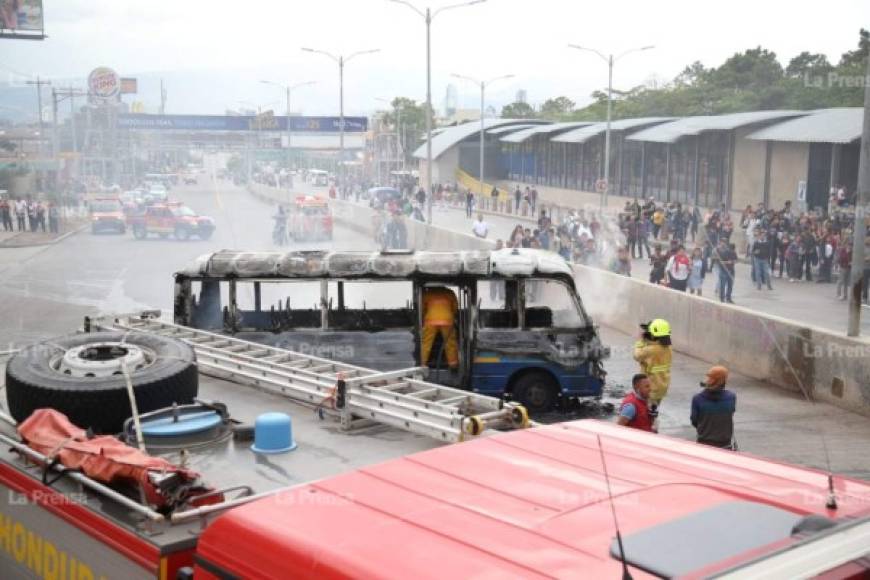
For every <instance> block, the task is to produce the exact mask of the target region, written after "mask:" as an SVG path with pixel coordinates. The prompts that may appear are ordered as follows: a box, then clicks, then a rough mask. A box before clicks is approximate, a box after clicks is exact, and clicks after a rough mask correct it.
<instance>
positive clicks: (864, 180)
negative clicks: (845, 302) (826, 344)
mask: <svg viewBox="0 0 870 580" xmlns="http://www.w3.org/2000/svg"><path fill="white" fill-rule="evenodd" d="M867 74H868V75H870V58H868V59H867ZM867 78H870V76H868V77H867ZM858 156H859V161H858V191H857V200H856V202H855V228H854V232H853V234H852V235H853V238H854V239H853V240H852V269H851V271H852V280H851V282H852V292H851V293H850V295H849V328H848V332H847V334H848V335H849V336H858V335H859V334H861V290H862V288H863V286H864V284H867V283H870V280H864V260H865V255H864V251H865V248H866V243H865V237H866V235H867V226H866V220H867V216H868V215H870V83H868V84H865V85H864V131H863V133H862V135H861V151H860V153H859V154H858Z"/></svg>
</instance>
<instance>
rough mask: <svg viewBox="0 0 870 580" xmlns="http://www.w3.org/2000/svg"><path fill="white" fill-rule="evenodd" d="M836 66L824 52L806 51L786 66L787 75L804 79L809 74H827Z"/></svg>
mask: <svg viewBox="0 0 870 580" xmlns="http://www.w3.org/2000/svg"><path fill="white" fill-rule="evenodd" d="M833 68H834V67H833V66H832V65H831V63H830V62H828V57H826V56H825V55H824V54H813V53H810V52H807V51H804V52H802V53H800V54H799V55H797V56H796V57H794V58H793V59H791V60H790V61H789V63H788V66H787V67H785V76H787V77H789V78H798V79H802V78H805V77H807V76H818V75H825V74H827V73H828V72H830V70H831V69H833Z"/></svg>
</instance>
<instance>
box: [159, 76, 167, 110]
mask: <svg viewBox="0 0 870 580" xmlns="http://www.w3.org/2000/svg"><path fill="white" fill-rule="evenodd" d="M160 114H161V115H165V114H166V89H165V88H163V79H160Z"/></svg>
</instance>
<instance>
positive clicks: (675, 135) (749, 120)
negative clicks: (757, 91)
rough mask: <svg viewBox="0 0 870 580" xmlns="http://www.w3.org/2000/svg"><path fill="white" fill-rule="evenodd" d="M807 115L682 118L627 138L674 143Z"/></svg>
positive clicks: (754, 113) (764, 113)
mask: <svg viewBox="0 0 870 580" xmlns="http://www.w3.org/2000/svg"><path fill="white" fill-rule="evenodd" d="M806 114H808V111H751V112H748V113H731V114H728V115H699V116H697V117H684V118H682V119H677V120H676V121H671V122H670V123H662V124H661V125H656V126H655V127H650V128H649V129H644V130H643V131H638V132H637V133H635V134H633V135H631V136H630V137H628V140H629V141H653V142H656V143H674V142H675V141H677V140H678V139H680V138H682V137H686V136H687V135H698V134H700V133H703V132H704V131H730V130H731V129H736V128H737V127H743V126H744V125H751V124H753V123H760V122H762V121H771V120H774V119H786V118H789V117H799V116H801V115H806Z"/></svg>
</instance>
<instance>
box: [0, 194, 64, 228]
mask: <svg viewBox="0 0 870 580" xmlns="http://www.w3.org/2000/svg"><path fill="white" fill-rule="evenodd" d="M0 224H2V227H3V231H5V232H14V231H18V232H26V231H30V232H37V231H41V232H46V231H47V232H51V233H58V232H59V231H60V211H59V209H58V207H57V205H55V204H54V203H53V202H43V201H34V200H31V199H28V200H25V199H21V198H18V199H6V198H0Z"/></svg>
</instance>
